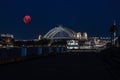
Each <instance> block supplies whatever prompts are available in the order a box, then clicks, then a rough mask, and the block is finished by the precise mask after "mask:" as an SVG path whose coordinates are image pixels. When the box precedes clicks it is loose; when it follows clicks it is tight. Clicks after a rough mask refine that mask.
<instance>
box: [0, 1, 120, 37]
mask: <svg viewBox="0 0 120 80" xmlns="http://www.w3.org/2000/svg"><path fill="white" fill-rule="evenodd" d="M119 4H120V0H0V33H1V34H2V33H10V34H13V35H14V36H15V38H16V39H21V38H22V39H33V38H37V36H38V35H39V34H42V35H43V34H45V33H47V32H48V31H49V30H50V29H52V28H54V27H55V26H57V25H63V26H65V27H68V28H71V29H73V30H74V31H76V32H78V31H80V32H88V36H109V33H108V32H107V31H108V28H109V27H110V26H111V25H112V24H113V21H114V19H116V21H117V24H118V27H119V23H120V9H119V8H120V5H119ZM26 14H28V15H30V16H31V17H32V22H31V23H30V24H28V25H26V24H24V23H23V21H22V20H23V17H24V16H25V15H26Z"/></svg>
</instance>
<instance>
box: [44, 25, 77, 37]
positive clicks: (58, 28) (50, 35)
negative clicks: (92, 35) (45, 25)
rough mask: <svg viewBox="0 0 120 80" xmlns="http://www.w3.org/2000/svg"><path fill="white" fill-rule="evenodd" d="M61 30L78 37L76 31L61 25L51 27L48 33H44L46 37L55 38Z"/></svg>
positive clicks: (70, 35)
mask: <svg viewBox="0 0 120 80" xmlns="http://www.w3.org/2000/svg"><path fill="white" fill-rule="evenodd" d="M61 31H64V32H65V33H67V34H68V35H69V38H76V32H74V31H73V30H71V29H69V28H65V27H61V26H59V27H55V28H53V29H51V30H50V31H49V32H48V33H47V34H45V35H44V38H47V39H54V38H55V37H54V36H55V35H56V34H57V33H59V32H61ZM59 38H68V37H59Z"/></svg>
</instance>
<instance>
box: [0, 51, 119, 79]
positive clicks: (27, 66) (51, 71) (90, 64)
mask: <svg viewBox="0 0 120 80" xmlns="http://www.w3.org/2000/svg"><path fill="white" fill-rule="evenodd" d="M103 54H104V53H69V54H66V55H65V54H64V55H55V56H43V57H40V58H36V59H30V60H27V61H23V62H17V63H10V64H4V65H0V75H1V76H0V77H1V78H8V77H10V78H14V77H18V78H27V79H31V78H39V79H41V76H55V77H56V76H58V78H63V77H67V78H71V77H73V78H79V79H81V80H88V79H89V80H119V71H120V70H119V69H120V68H119V67H120V65H119V62H118V63H116V62H113V63H112V61H113V60H112V58H110V56H111V55H107V54H106V55H103ZM108 58H109V59H108ZM110 60H111V61H110ZM115 64H116V65H115ZM116 71H118V72H117V73H116Z"/></svg>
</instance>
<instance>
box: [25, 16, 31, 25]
mask: <svg viewBox="0 0 120 80" xmlns="http://www.w3.org/2000/svg"><path fill="white" fill-rule="evenodd" d="M31 20H32V19H31V16H29V15H25V16H24V18H23V21H24V23H25V24H29V23H30V22H31Z"/></svg>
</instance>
